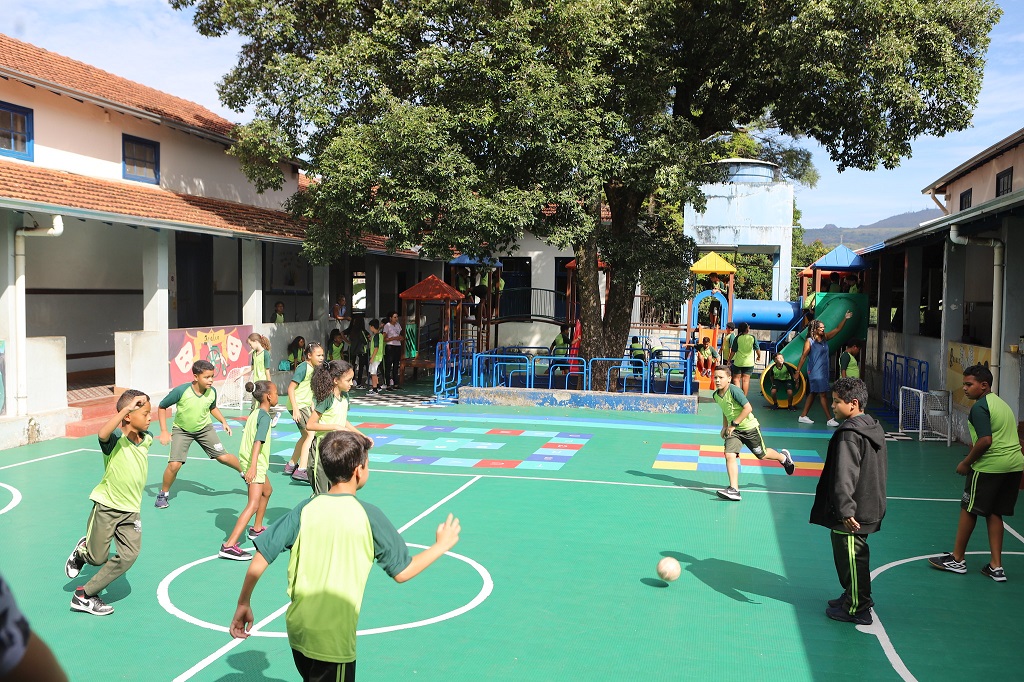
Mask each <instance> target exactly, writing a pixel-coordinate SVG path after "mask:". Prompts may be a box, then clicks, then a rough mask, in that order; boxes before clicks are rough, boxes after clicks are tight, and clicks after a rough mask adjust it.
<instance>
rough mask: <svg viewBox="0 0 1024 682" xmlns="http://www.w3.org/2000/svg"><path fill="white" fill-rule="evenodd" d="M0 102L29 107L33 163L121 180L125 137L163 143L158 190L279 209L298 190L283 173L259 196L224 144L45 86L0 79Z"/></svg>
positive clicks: (288, 173) (292, 177)
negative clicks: (279, 183) (280, 182)
mask: <svg viewBox="0 0 1024 682" xmlns="http://www.w3.org/2000/svg"><path fill="white" fill-rule="evenodd" d="M0 100H2V101H5V102H9V103H11V104H17V105H18V106H21V107H25V108H28V109H31V110H32V112H33V129H34V139H35V152H34V157H35V158H34V162H33V165H35V166H39V167H41V168H51V169H54V170H63V171H68V172H70V173H78V174H80V175H87V176H90V177H95V178H101V179H105V180H114V181H118V182H129V183H132V184H134V185H139V186H142V187H152V186H153V185H149V184H147V183H141V182H135V181H130V180H123V179H122V167H121V160H122V149H121V141H122V134H128V135H133V136H135V137H141V138H143V139H146V140H151V141H153V142H158V143H159V144H160V186H161V187H163V188H164V189H168V190H170V191H173V192H178V193H181V194H194V195H197V196H204V197H211V198H214V199H224V200H227V201H234V202H238V203H244V204H250V205H253V206H260V207H263V208H272V209H280V208H281V206H282V202H283V201H284V200H285V199H286V198H288V197H289V196H291V195H292V194H294V193H295V192H296V190H297V189H298V175H297V174H295V173H293V172H292V171H291V169H290V167H287V168H286V170H285V178H284V181H285V183H284V187H283V188H282V190H281V191H279V192H266V193H264V194H257V192H256V190H255V188H254V187H253V186H252V185H251V184H250V183H249V181H248V180H247V179H246V177H245V175H244V174H243V173H242V171H241V168H240V167H239V164H238V161H237V160H236V159H235V158H234V157H232V156H228V154H227V153H226V151H225V147H224V145H222V144H220V143H217V142H212V141H209V140H205V139H203V138H200V137H197V136H195V135H189V134H187V133H184V132H179V131H177V130H174V129H172V128H169V127H167V126H163V125H158V124H155V123H150V122H148V121H142V120H140V119H138V118H135V117H133V116H129V115H125V114H119V113H117V112H110V113H109V118H110V121H109V122H107V120H106V118H107V112H105V111H104V110H103V109H100V108H99V107H97V106H96V105H94V104H83V103H80V102H77V101H75V100H74V99H71V98H70V97H62V96H59V95H56V94H54V93H52V92H50V91H48V90H44V89H42V88H30V87H29V86H27V85H23V84H21V83H18V82H15V81H13V80H2V81H0Z"/></svg>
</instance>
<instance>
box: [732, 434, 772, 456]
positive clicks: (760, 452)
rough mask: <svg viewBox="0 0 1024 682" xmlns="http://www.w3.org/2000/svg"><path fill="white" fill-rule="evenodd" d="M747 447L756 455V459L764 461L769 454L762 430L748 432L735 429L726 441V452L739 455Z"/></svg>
mask: <svg viewBox="0 0 1024 682" xmlns="http://www.w3.org/2000/svg"><path fill="white" fill-rule="evenodd" d="M744 445H746V446H747V449H748V450H750V451H751V452H753V453H754V457H757V458H758V459H764V456H765V454H767V450H768V448H767V446H766V445H765V444H764V437H762V436H761V429H760V428H758V427H756V426H755V427H754V428H753V429H750V430H748V431H740V430H739V429H733V430H732V433H730V434H729V437H728V438H726V439H725V451H726V452H735V453H737V454H739V451H740V449H741V448H742V447H743V446H744Z"/></svg>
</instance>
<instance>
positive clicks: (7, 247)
mask: <svg viewBox="0 0 1024 682" xmlns="http://www.w3.org/2000/svg"><path fill="white" fill-rule="evenodd" d="M20 226H21V216H20V215H19V214H17V213H15V212H14V211H9V210H5V209H0V339H2V340H3V342H4V356H5V359H4V376H3V382H4V395H3V396H0V398H2V399H3V405H4V407H3V414H5V415H13V414H14V413H15V405H14V394H15V391H14V386H15V383H16V381H17V361H18V352H17V345H16V342H15V338H14V337H15V330H16V328H17V318H16V312H17V307H16V303H15V299H16V296H15V287H14V230H15V229H16V228H18V227H20Z"/></svg>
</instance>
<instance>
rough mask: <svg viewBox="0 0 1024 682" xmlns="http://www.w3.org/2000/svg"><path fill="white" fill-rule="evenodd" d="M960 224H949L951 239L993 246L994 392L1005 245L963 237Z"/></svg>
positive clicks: (999, 349)
mask: <svg viewBox="0 0 1024 682" xmlns="http://www.w3.org/2000/svg"><path fill="white" fill-rule="evenodd" d="M959 228H960V226H959V225H957V224H956V223H954V224H952V225H950V226H949V241H951V242H953V243H954V244H963V245H966V244H971V245H974V246H989V247H992V249H993V251H992V253H993V256H992V261H993V262H992V349H991V355H992V359H991V360H990V361H989V367H988V368H989V370H991V371H992V392H993V393H995V392H996V390H997V388H998V387H999V362H1000V360H1001V359H1002V337H1003V274H1004V273H1003V270H1004V268H1005V265H1004V264H1003V250H1004V249H1005V245H1004V244H1003V242H1001V241H1000V240H998V239H988V238H986V239H982V238H978V237H961V236H960V232H959Z"/></svg>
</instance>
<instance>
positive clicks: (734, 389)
mask: <svg viewBox="0 0 1024 682" xmlns="http://www.w3.org/2000/svg"><path fill="white" fill-rule="evenodd" d="M711 395H712V397H714V399H715V402H716V403H718V406H719V407H721V408H722V412H723V413H724V414H725V420H726V421H727V422H729V423H730V424H731V423H733V421H735V420H736V417H738V416H740V412H742V411H743V407H744V406H745V405H746V404H747V403H748V402H749V401H748V400H747V396H745V395H743V390H742V389H741V388H740V387H739V386H736V385H734V384H729V386H728V387H727V388H726V389H725V395H719V393H718V391H712V392H711ZM759 425H760V423H759V422H758V421H757V419H756V418H755V417H754V413H753V412H751V413H750V414H748V415H747V417H746V418H745V419H744V420H743V421H741V422H740V424H739V426H737V427H736V428H737V429H739V430H740V431H750V430H751V429H753V428H755V427H757V426H759Z"/></svg>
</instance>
